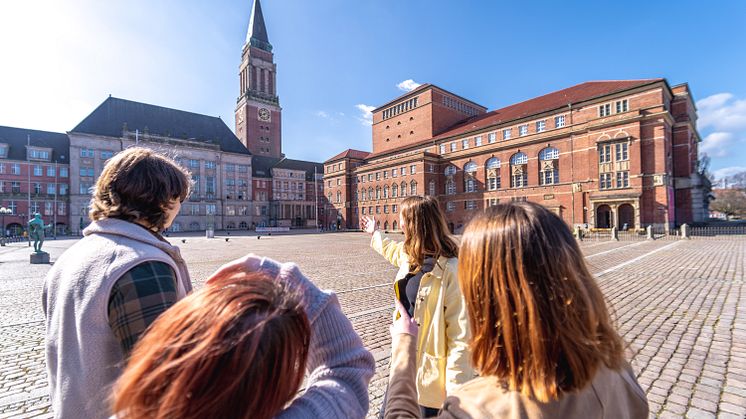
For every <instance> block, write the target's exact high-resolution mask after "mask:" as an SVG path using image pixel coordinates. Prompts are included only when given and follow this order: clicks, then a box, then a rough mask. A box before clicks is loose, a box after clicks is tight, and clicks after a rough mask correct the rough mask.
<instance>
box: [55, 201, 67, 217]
mask: <svg viewBox="0 0 746 419" xmlns="http://www.w3.org/2000/svg"><path fill="white" fill-rule="evenodd" d="M66 214H67V207H66V206H65V203H64V202H58V203H57V215H66Z"/></svg>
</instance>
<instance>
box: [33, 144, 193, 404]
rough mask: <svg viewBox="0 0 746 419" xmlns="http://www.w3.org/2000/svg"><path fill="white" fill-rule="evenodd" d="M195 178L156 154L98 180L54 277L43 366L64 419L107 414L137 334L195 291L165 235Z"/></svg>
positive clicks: (46, 299)
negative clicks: (84, 219) (79, 233)
mask: <svg viewBox="0 0 746 419" xmlns="http://www.w3.org/2000/svg"><path fill="white" fill-rule="evenodd" d="M190 183H191V179H190V175H189V174H188V173H187V172H186V171H185V170H184V169H182V168H181V167H180V166H179V165H178V164H176V163H175V162H174V161H172V160H170V159H169V158H167V157H164V156H163V155H160V154H158V153H156V152H154V151H152V150H149V149H145V148H130V149H127V150H124V151H122V152H120V153H119V154H117V155H116V156H114V157H113V158H111V159H110V160H109V161H108V162H107V163H106V166H104V169H103V172H102V173H101V176H100V177H99V178H98V181H97V182H96V186H95V188H94V191H93V199H92V201H91V211H90V214H89V216H90V219H91V223H90V225H89V226H88V227H87V228H86V229H85V231H84V232H83V235H84V237H83V238H82V239H81V240H80V241H78V242H77V243H76V244H75V245H73V246H72V247H70V248H69V249H68V250H67V251H66V252H65V253H64V254H62V256H60V258H59V259H58V260H57V261H56V262H55V264H54V266H53V267H52V269H51V270H50V271H49V273H48V274H47V277H46V280H45V283H44V291H43V299H42V303H43V306H44V312H45V315H46V364H47V373H48V375H49V390H50V396H51V401H52V409H53V410H54V414H55V416H56V417H58V418H95V417H106V416H108V415H109V414H110V412H109V409H108V406H107V396H108V394H109V391H110V387H111V385H112V384H113V383H114V381H115V380H116V379H117V378H118V377H119V374H120V372H121V369H122V367H123V366H124V362H125V360H126V359H127V356H128V354H129V352H130V350H131V349H132V347H133V346H134V345H135V343H136V342H137V340H138V338H139V337H140V335H141V334H142V333H143V332H144V331H145V329H147V328H148V326H149V325H150V324H151V323H153V321H155V319H156V318H157V317H158V316H159V315H160V314H161V313H163V312H164V311H166V309H168V308H169V307H171V306H172V305H174V304H175V303H176V302H177V301H178V300H180V299H182V298H184V297H185V296H186V295H187V294H188V293H189V292H190V291H191V289H192V284H191V281H190V279H189V273H188V272H187V267H186V264H185V263H184V260H183V259H182V257H181V255H180V253H179V249H178V248H177V247H175V246H172V245H171V244H169V243H168V242H167V241H166V240H165V239H164V238H163V237H162V236H161V232H162V231H163V230H165V229H166V228H168V227H169V226H170V225H171V223H172V222H173V220H174V218H175V217H176V215H177V214H178V212H179V208H180V207H181V202H182V201H183V200H184V199H186V197H187V196H188V195H189V189H190Z"/></svg>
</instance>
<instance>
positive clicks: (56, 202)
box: [0, 126, 70, 236]
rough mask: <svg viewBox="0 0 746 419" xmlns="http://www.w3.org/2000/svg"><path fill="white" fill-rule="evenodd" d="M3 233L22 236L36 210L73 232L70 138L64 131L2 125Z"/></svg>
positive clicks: (0, 199) (0, 194)
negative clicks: (5, 212) (5, 211)
mask: <svg viewBox="0 0 746 419" xmlns="http://www.w3.org/2000/svg"><path fill="white" fill-rule="evenodd" d="M0 207H3V208H6V209H7V210H8V211H7V212H8V213H7V214H0V218H2V234H5V235H9V236H19V235H21V234H23V232H24V231H25V230H27V229H28V226H27V223H28V221H29V219H31V218H33V215H34V214H35V213H39V214H41V215H42V217H43V219H44V222H45V223H46V224H51V225H52V226H54V229H51V228H50V229H49V230H47V234H52V235H64V234H68V233H69V232H70V212H69V209H70V166H69V140H68V137H67V135H65V134H64V133H57V132H48V131H38V130H31V129H23V128H13V127H5V126H0Z"/></svg>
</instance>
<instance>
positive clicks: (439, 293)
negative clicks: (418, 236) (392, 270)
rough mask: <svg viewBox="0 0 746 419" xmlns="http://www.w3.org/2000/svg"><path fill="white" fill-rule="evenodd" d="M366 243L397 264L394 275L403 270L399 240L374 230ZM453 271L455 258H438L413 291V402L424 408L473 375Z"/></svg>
mask: <svg viewBox="0 0 746 419" xmlns="http://www.w3.org/2000/svg"><path fill="white" fill-rule="evenodd" d="M370 245H371V247H372V248H373V249H374V250H375V251H376V252H378V253H380V254H381V255H383V257H384V258H386V260H388V261H389V262H391V263H392V264H393V265H394V266H397V267H399V272H398V273H397V275H396V279H397V280H398V279H401V278H404V276H406V275H407V273H408V272H409V258H408V257H407V255H406V253H404V243H401V242H395V241H392V240H389V239H385V238H383V237H382V236H381V233H380V232H379V231H376V232H375V233H374V234H373V238H372V239H371V242H370ZM457 272H458V259H456V258H445V257H440V258H438V261H437V263H436V264H435V267H434V268H433V270H432V271H431V272H428V273H426V274H424V275H423V276H422V280H421V281H420V287H419V290H418V291H417V296H418V301H417V304H416V305H415V311H414V320H415V321H416V322H417V324H418V325H419V326H420V327H419V330H420V333H419V340H418V343H417V355H416V356H417V368H416V370H417V378H416V382H417V394H418V395H419V404H421V405H423V406H427V407H440V406H441V405H442V404H443V401H444V400H445V398H446V395H447V394H450V392H451V391H453V390H454V389H455V388H456V387H458V386H459V385H461V384H463V383H465V382H467V381H469V380H471V379H472V378H473V377H474V371H473V369H472V367H471V353H470V351H469V347H468V342H469V340H470V335H469V324H468V318H467V314H466V304H465V301H464V297H463V294H462V293H461V289H460V288H459V284H458V277H457Z"/></svg>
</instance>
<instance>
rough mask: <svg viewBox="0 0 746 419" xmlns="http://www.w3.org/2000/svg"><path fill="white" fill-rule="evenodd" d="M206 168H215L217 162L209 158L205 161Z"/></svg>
mask: <svg viewBox="0 0 746 419" xmlns="http://www.w3.org/2000/svg"><path fill="white" fill-rule="evenodd" d="M205 169H215V162H214V161H210V160H207V161H206V162H205Z"/></svg>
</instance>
